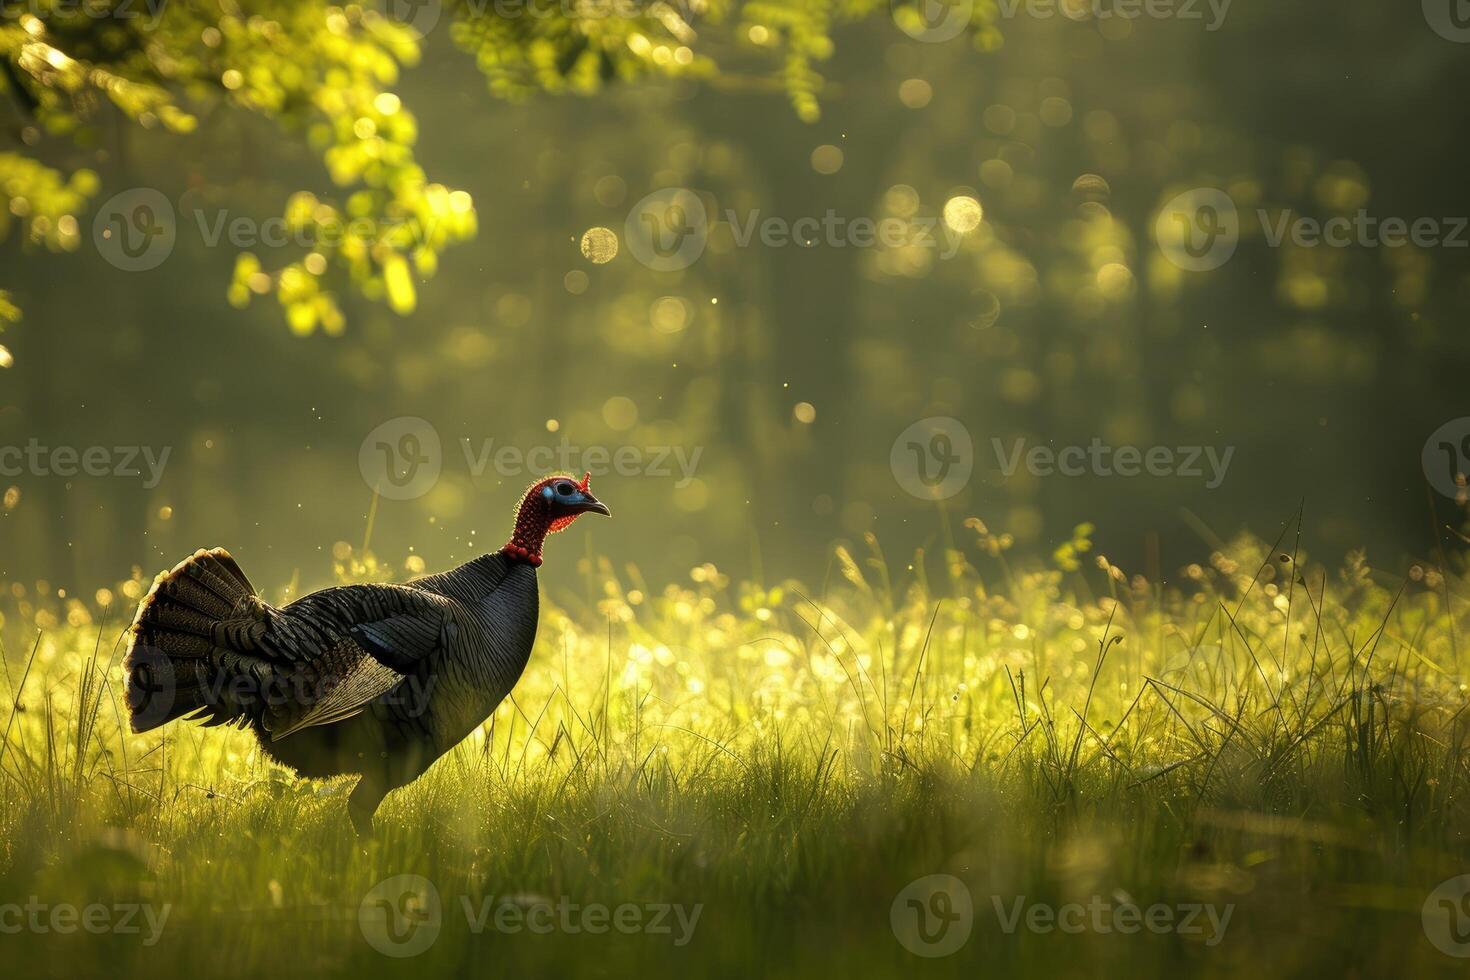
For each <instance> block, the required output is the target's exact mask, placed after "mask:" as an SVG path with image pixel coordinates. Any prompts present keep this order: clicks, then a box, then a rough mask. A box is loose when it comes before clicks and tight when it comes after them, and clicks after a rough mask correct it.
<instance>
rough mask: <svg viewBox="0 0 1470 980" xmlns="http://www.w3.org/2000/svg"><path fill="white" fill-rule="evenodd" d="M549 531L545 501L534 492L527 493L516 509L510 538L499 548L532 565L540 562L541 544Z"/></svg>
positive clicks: (549, 523)
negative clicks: (513, 527)
mask: <svg viewBox="0 0 1470 980" xmlns="http://www.w3.org/2000/svg"><path fill="white" fill-rule="evenodd" d="M550 531H551V518H550V516H549V515H548V514H547V513H546V502H545V501H544V500H542V499H541V498H540V497H539V496H537V495H535V494H528V495H527V496H526V498H525V499H524V500H522V501H521V506H520V508H519V509H518V510H517V511H516V526H515V529H514V530H512V531H511V535H510V540H509V541H507V542H506V543H505V547H504V548H502V549H500V550H501V551H503V552H505V553H506V554H507V555H509V556H510V557H512V558H519V559H521V560H522V561H526V562H529V563H530V564H532V565H538V566H539V565H540V564H541V546H542V545H543V544H544V543H545V542H546V535H547V534H549V533H550Z"/></svg>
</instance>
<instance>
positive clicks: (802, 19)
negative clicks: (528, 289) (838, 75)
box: [0, 0, 993, 360]
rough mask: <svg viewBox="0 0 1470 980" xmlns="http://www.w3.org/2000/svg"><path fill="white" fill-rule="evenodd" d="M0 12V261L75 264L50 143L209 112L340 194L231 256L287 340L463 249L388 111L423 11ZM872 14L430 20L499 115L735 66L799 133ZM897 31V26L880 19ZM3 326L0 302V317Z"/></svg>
mask: <svg viewBox="0 0 1470 980" xmlns="http://www.w3.org/2000/svg"><path fill="white" fill-rule="evenodd" d="M0 6H3V10H4V14H5V16H4V17H3V18H0V106H5V107H6V109H7V110H9V111H10V112H13V114H14V116H15V118H16V119H17V120H18V123H17V124H16V125H14V126H6V127H5V134H4V137H0V138H7V137H8V138H9V139H11V140H12V141H14V142H16V143H17V145H16V146H15V147H13V148H5V147H4V145H3V143H0V202H3V205H4V206H3V207H0V242H3V241H5V240H6V239H7V238H8V237H9V236H10V235H12V234H15V235H17V236H18V237H19V238H20V239H21V240H22V241H23V243H24V244H25V245H26V246H28V247H37V248H45V249H49V250H52V251H56V252H66V251H74V250H76V249H77V248H79V247H80V246H81V244H82V241H83V234H82V230H81V225H80V216H81V215H82V214H83V213H84V212H85V210H86V208H87V206H88V204H89V202H90V201H91V200H92V199H93V198H94V196H95V195H96V194H97V192H98V190H99V186H100V182H99V180H98V178H97V176H96V175H95V174H93V173H92V172H90V171H88V170H77V171H75V172H73V173H70V174H66V173H63V172H61V171H59V170H57V169H54V168H52V167H50V166H47V165H45V164H43V163H41V162H40V160H39V159H38V157H40V156H42V155H44V151H45V150H46V148H47V144H48V143H50V142H52V141H61V140H70V141H72V142H73V143H75V144H76V145H79V146H82V147H87V146H93V145H96V143H97V142H98V140H99V138H100V134H99V128H100V126H102V125H103V124H104V123H106V122H108V120H110V119H115V118H117V117H118V115H120V116H121V117H122V118H123V119H125V120H126V121H127V122H128V123H130V124H132V125H135V126H137V127H141V128H142V129H145V130H163V131H167V132H170V133H174V134H189V133H192V132H193V131H194V130H195V129H196V127H197V126H198V123H199V120H200V118H201V117H202V116H203V115H204V114H205V113H206V112H209V111H211V110H212V109H213V108H214V107H216V106H218V105H221V104H222V105H225V106H228V107H231V108H234V109H238V110H245V111H248V112H252V113H255V114H258V115H260V116H263V117H265V118H268V119H270V120H273V121H274V122H276V123H277V124H278V125H279V126H280V127H281V128H282V129H283V130H284V131H286V132H287V133H289V134H291V135H292V136H293V137H296V138H299V139H302V140H304V141H305V142H306V143H308V144H309V145H310V146H311V147H312V148H313V149H314V150H315V151H316V152H317V153H319V154H320V157H321V161H322V164H323V166H324V167H325V169H326V172H327V174H328V175H329V176H330V178H331V182H332V184H333V185H335V187H336V188H337V189H338V190H337V193H336V194H334V195H333V196H332V197H331V198H324V197H318V196H316V195H312V194H308V193H305V192H302V193H298V194H296V195H293V196H292V197H291V198H290V200H289V201H288V202H287V203H286V205H285V208H284V219H285V222H286V225H287V227H288V228H289V229H290V231H291V232H292V234H293V237H294V238H295V239H296V240H304V241H307V242H309V243H311V248H310V250H309V251H308V252H307V253H306V254H304V255H302V256H301V257H300V258H299V259H298V260H296V261H293V262H291V263H289V264H287V265H285V266H284V267H282V268H274V269H268V268H263V267H262V265H261V263H260V261H259V259H258V258H257V257H256V256H254V255H251V254H243V255H241V256H240V258H239V261H238V262H237V264H236V271H235V276H234V278H233V281H232V283H231V284H230V286H229V290H228V299H229V301H230V302H231V303H232V304H234V305H237V306H243V305H245V304H247V303H248V302H249V301H250V300H251V298H252V296H254V295H257V294H262V295H263V294H272V293H273V294H274V295H275V296H276V297H277V299H278V300H279V302H280V303H281V305H282V307H283V309H284V312H285V315H286V318H287V322H288V323H289V325H290V327H291V329H292V330H293V331H295V332H298V333H310V332H312V331H314V330H316V329H318V328H321V329H323V330H325V331H327V332H329V333H335V332H340V331H341V330H342V329H343V326H344V317H343V314H342V311H341V309H340V307H339V305H338V301H337V299H336V295H337V293H336V288H340V284H342V283H343V282H345V283H346V284H347V285H349V286H350V288H352V289H353V290H355V291H356V292H358V293H359V294H360V295H362V296H364V297H366V298H368V299H370V300H379V301H383V302H386V303H387V304H388V306H389V307H391V308H392V309H393V310H395V311H397V312H399V313H406V312H409V311H411V310H412V309H413V308H414V306H415V303H416V290H415V284H416V282H418V281H421V280H425V279H428V278H431V277H432V276H433V274H434V272H435V269H436V267H437V264H438V258H439V255H440V253H441V252H442V250H443V249H445V248H447V247H449V246H451V245H454V244H457V243H459V242H463V241H465V240H467V239H469V238H471V237H472V236H473V235H474V234H475V232H476V216H475V211H474V204H473V201H472V200H471V198H470V196H469V195H468V194H467V193H465V192H464V191H461V190H456V189H454V188H451V187H447V186H445V185H444V184H441V183H436V182H434V181H432V180H431V179H430V178H429V176H428V175H427V174H426V173H425V172H424V169H423V167H422V166H420V164H419V163H418V161H417V159H416V157H415V154H414V145H415V143H416V141H417V137H418V127H417V123H416V120H415V117H414V115H413V113H412V112H411V111H410V110H409V108H408V107H406V106H405V105H404V104H403V102H402V100H401V99H400V98H399V97H398V95H397V94H395V92H394V87H395V85H396V83H397V82H398V81H399V77H400V73H401V72H402V71H403V70H404V69H405V68H410V67H412V66H414V65H415V64H417V63H418V61H419V58H420V56H421V50H422V44H423V41H424V35H423V34H422V33H421V32H420V30H421V29H423V30H432V29H433V24H425V23H424V22H423V21H422V19H421V18H420V17H418V16H417V15H418V14H420V13H422V11H423V10H424V9H425V6H424V5H423V4H418V5H411V4H403V7H405V8H412V9H409V10H405V11H404V12H405V13H412V14H415V16H414V17H409V18H407V22H399V21H397V20H395V19H393V17H391V16H389V14H388V10H387V9H378V8H376V7H374V6H371V5H359V4H347V5H335V4H328V3H323V2H312V0H168V2H167V3H162V2H158V0H81V2H78V0H25V2H24V3H20V4H17V3H11V2H5V3H4V4H3V5H0ZM887 9H888V8H887V4H886V2H885V0H689V2H688V4H687V5H680V6H679V7H678V8H676V6H674V5H672V4H670V3H666V2H664V0H560V2H556V3H553V2H549V0H446V2H445V4H444V6H443V8H442V9H441V8H439V7H437V6H435V7H433V8H432V11H431V12H432V14H433V15H434V16H433V18H432V20H433V21H434V23H439V22H443V23H445V24H447V25H448V29H449V31H450V33H451V36H452V38H453V40H454V43H455V45H456V46H457V47H458V48H459V49H460V50H462V51H464V52H466V53H468V54H469V55H471V56H472V57H473V58H474V60H475V64H476V65H477V67H478V68H479V70H480V71H481V72H482V73H483V75H484V76H485V78H486V80H487V81H488V85H489V90H490V92H491V93H493V94H494V95H495V96H498V97H502V98H508V99H520V98H525V97H528V96H531V95H534V94H538V93H551V94H560V93H568V94H580V95H590V94H593V93H596V92H598V91H600V90H602V89H603V87H604V86H605V85H607V84H608V83H609V82H615V81H617V82H634V81H639V80H644V79H650V78H665V79H668V78H690V79H702V78H710V77H713V76H716V75H717V74H718V73H719V72H720V71H721V67H720V64H719V62H723V61H725V60H727V59H740V58H743V57H745V56H747V55H749V56H754V57H755V58H757V59H758V60H764V61H765V62H774V63H775V66H776V67H775V69H774V70H775V72H776V73H777V75H778V76H779V78H780V81H781V84H782V85H783V86H784V88H785V90H786V91H787V93H788V95H789V97H790V99H791V101H792V104H793V106H794V108H795V111H796V112H797V113H798V115H799V116H800V117H801V118H803V119H806V120H813V119H815V118H816V117H817V115H818V102H817V98H818V94H819V93H820V91H821V87H822V78H821V76H820V75H819V74H818V73H817V71H816V70H815V67H814V65H815V64H817V63H819V62H821V61H823V60H825V59H826V58H828V57H830V56H831V54H832V50H833V45H832V40H831V33H832V30H833V28H834V27H836V26H837V25H840V24H842V23H845V22H850V21H854V20H857V19H860V18H864V17H868V16H871V15H873V14H875V13H876V12H878V11H886V10H887ZM912 13H913V12H912V11H911V10H909V9H908V8H907V7H900V8H898V10H897V12H896V16H898V17H903V16H910V15H912ZM980 17H981V15H980V14H975V15H974V19H975V20H977V21H978V20H979V19H980ZM985 37H988V35H986V34H984V32H983V31H982V32H981V33H980V34H977V39H978V38H985ZM991 40H993V39H991ZM984 43H986V44H988V43H990V40H987V41H985V42H984ZM982 46H983V44H982ZM0 111H6V110H0ZM3 118H4V116H0V119H3ZM334 287H336V288H334ZM0 295H3V294H0ZM6 309H11V308H10V307H9V304H8V302H7V303H6V304H5V305H4V306H0V313H3V312H4V311H5V310H6ZM13 318H14V317H11V319H13ZM5 357H6V359H7V360H8V354H6V355H5Z"/></svg>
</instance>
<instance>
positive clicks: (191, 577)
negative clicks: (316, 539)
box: [125, 477, 608, 831]
mask: <svg viewBox="0 0 1470 980" xmlns="http://www.w3.org/2000/svg"><path fill="white" fill-rule="evenodd" d="M587 512H595V513H600V514H607V513H608V510H607V508H606V507H605V506H603V505H602V503H600V502H599V501H598V500H597V498H596V497H594V496H592V493H591V491H590V490H589V489H588V479H587V478H586V477H583V479H582V481H581V482H580V483H578V482H576V481H575V480H573V479H570V478H568V477H552V478H550V479H547V480H542V481H541V482H539V483H537V484H535V485H533V486H532V487H531V488H530V489H529V490H527V491H526V494H525V496H524V497H522V498H521V503H520V506H519V508H518V509H517V512H516V523H515V529H514V532H513V533H512V535H511V539H510V541H508V542H507V543H506V545H505V547H504V548H502V549H501V550H500V551H497V552H495V553H493V554H489V555H483V556H481V557H479V558H476V559H474V560H473V561H470V562H468V563H466V564H464V565H461V566H460V567H458V568H456V569H454V570H453V571H449V572H444V573H442V574H439V575H430V576H428V577H426V578H421V579H416V580H414V581H412V582H409V583H406V584H404V585H345V586H340V587H338V588H332V589H323V590H322V591H320V592H315V593H312V594H311V595H308V596H305V597H303V598H301V599H298V600H296V601H295V602H292V603H290V604H289V605H287V606H284V607H282V608H279V609H277V608H275V607H273V606H271V605H269V604H267V603H266V602H264V601H263V600H262V599H261V598H260V597H259V596H257V595H256V594H255V589H254V587H253V586H252V585H251V584H250V580H249V579H247V578H246V577H245V573H244V572H242V571H241V570H240V566H239V565H237V564H236V563H235V560H234V559H233V558H232V557H230V554H229V553H228V552H226V551H225V550H224V549H222V548H216V549H214V550H212V551H199V552H196V553H195V554H194V555H193V556H191V557H190V558H187V559H185V560H184V561H183V562H181V563H180V564H179V565H177V566H176V567H175V568H174V569H173V570H172V571H170V572H166V573H164V574H163V575H160V576H159V577H158V579H157V580H156V581H155V582H154V583H153V588H152V589H151V590H150V591H149V593H148V595H147V596H146V597H144V599H143V601H142V603H141V604H140V605H139V607H138V615H137V617H136V618H135V619H134V620H133V625H132V628H131V631H130V634H131V635H130V639H129V644H128V654H127V659H126V661H125V665H126V667H127V670H128V688H127V704H128V711H129V715H130V719H131V722H132V726H133V730H134V731H136V732H146V731H149V730H151V729H154V728H157V727H159V726H160V725H163V724H166V723H167V722H170V721H172V720H174V719H175V718H181V717H183V718H186V719H187V720H190V721H201V722H203V723H204V724H205V725H221V724H229V723H233V724H237V725H240V726H243V727H248V728H249V729H250V730H251V731H253V732H254V733H255V734H256V736H257V738H258V739H259V740H260V746H261V748H262V749H264V750H265V752H266V753H267V754H268V755H270V756H271V757H272V758H273V759H276V760H277V761H279V762H282V763H284V764H285V765H288V766H290V767H291V768H293V769H295V770H296V771H297V772H298V773H300V774H301V775H303V776H317V777H320V776H336V775H341V774H343V773H360V774H361V776H362V779H361V780H360V781H359V782H358V784H357V787H356V789H354V790H353V792H352V795H351V797H350V798H349V800H348V812H349V814H350V815H351V816H352V821H353V824H354V826H356V827H357V828H358V829H359V831H361V830H363V829H364V828H365V827H369V826H371V818H372V814H373V813H374V811H376V810H377V807H378V804H379V803H380V802H382V799H383V797H384V796H385V795H386V794H387V793H388V792H389V791H390V790H392V789H395V788H397V787H399V786H402V785H404V784H406V783H408V782H411V781H412V780H414V779H416V778H417V777H418V776H419V775H421V774H422V773H423V772H424V770H426V769H428V768H429V766H430V765H431V764H432V763H433V762H434V760H435V759H438V758H439V757H440V756H441V755H443V754H444V753H445V752H447V751H449V750H450V749H451V748H453V747H454V746H455V745H456V744H458V742H459V741H460V740H461V739H463V738H464V737H465V736H466V735H468V734H469V733H470V732H472V731H474V730H475V728H477V727H478V726H479V725H480V724H481V722H483V721H484V720H485V719H486V718H487V717H489V715H490V713H491V712H492V711H494V710H495V707H496V705H498V704H499V703H500V701H501V699H503V698H504V697H505V696H506V695H507V694H509V693H510V690H511V688H512V687H514V686H515V683H516V681H517V680H518V679H519V678H520V676H521V671H522V670H524V669H525V666H526V661H527V659H528V658H529V657H530V654H531V646H532V644H533V643H534V641H535V638H536V617H537V605H538V598H537V588H536V568H537V566H539V565H540V564H541V545H542V542H543V541H544V540H545V537H546V535H547V534H550V533H553V532H555V531H559V530H562V529H563V528H565V527H566V526H567V525H569V524H570V523H571V522H572V521H573V520H575V519H576V518H577V516H578V515H580V514H584V513H587Z"/></svg>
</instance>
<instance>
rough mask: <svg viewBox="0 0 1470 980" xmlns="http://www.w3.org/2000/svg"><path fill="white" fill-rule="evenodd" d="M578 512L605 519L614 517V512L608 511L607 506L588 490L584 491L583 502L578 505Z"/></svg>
mask: <svg viewBox="0 0 1470 980" xmlns="http://www.w3.org/2000/svg"><path fill="white" fill-rule="evenodd" d="M577 512H578V513H579V514H601V515H602V516H603V517H611V516H612V511H610V510H608V509H607V504H605V503H603V502H602V501H600V500H598V499H597V498H596V497H594V496H592V494H591V493H590V492H588V491H586V490H583V491H582V502H581V503H580V504H578V505H577Z"/></svg>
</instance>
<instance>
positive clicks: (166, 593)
mask: <svg viewBox="0 0 1470 980" xmlns="http://www.w3.org/2000/svg"><path fill="white" fill-rule="evenodd" d="M260 605H261V603H260V600H259V599H257V598H256V596H255V588H254V587H253V586H252V585H251V584H250V580H249V579H248V578H246V577H245V573H244V572H242V571H241V570H240V566H239V565H238V564H236V563H235V559H234V558H232V557H231V556H230V553H229V552H227V551H225V550H224V549H223V548H215V549H212V550H210V551H196V552H195V553H194V554H193V555H191V556H190V557H188V558H186V559H184V560H183V561H182V562H180V563H179V564H177V565H175V566H174V567H173V569H172V570H170V571H168V572H164V573H163V574H162V575H159V576H158V578H157V579H155V580H154V582H153V588H151V589H150V590H149V591H148V594H147V595H146V596H144V597H143V601H142V602H141V603H139V605H138V614H137V616H136V617H134V619H133V625H132V627H131V629H130V630H129V633H130V636H129V641H128V652H127V657H126V659H125V660H124V661H123V666H124V668H125V669H126V670H127V672H128V684H127V699H126V700H127V705H128V718H129V721H130V723H131V725H132V728H133V731H135V732H146V731H151V730H152V729H154V728H157V727H159V726H160V725H164V724H166V723H168V722H170V721H173V720H174V719H175V718H179V717H181V716H183V715H189V714H196V715H197V716H199V717H206V716H209V715H211V714H212V715H214V718H213V719H212V720H211V723H212V724H220V723H223V722H225V721H229V720H233V717H232V716H231V713H229V712H228V711H227V712H226V714H225V715H221V714H220V713H219V711H217V710H216V708H219V707H222V706H221V705H219V703H218V702H217V701H216V700H215V699H212V698H211V697H210V694H211V686H212V685H213V684H214V683H215V682H216V680H217V678H218V675H219V673H220V669H221V667H222V665H223V664H224V662H225V660H226V659H229V660H236V661H238V660H239V659H240V657H239V655H238V653H236V651H238V650H240V649H242V648H244V649H250V648H251V647H252V646H253V642H254V641H255V640H258V639H259V638H260V636H261V635H262V634H263V632H264V630H265V624H264V622H263V621H262V619H261V618H260V617H258V616H252V615H251V613H252V612H254V611H255V610H257V609H258V608H259V607H260ZM246 669H249V668H248V665H247V667H246Z"/></svg>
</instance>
